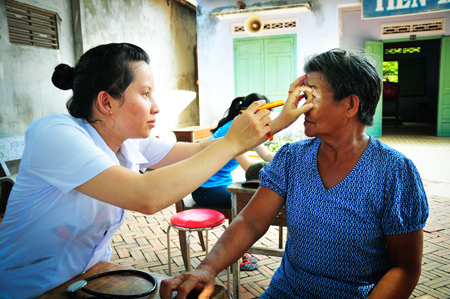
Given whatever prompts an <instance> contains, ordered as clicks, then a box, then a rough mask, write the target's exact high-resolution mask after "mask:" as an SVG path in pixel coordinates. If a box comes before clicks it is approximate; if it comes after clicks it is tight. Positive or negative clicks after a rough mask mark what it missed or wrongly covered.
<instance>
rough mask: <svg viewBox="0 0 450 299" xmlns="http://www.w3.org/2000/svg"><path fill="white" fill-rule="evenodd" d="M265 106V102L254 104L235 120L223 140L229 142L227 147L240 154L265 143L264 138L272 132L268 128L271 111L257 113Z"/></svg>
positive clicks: (262, 110)
mask: <svg viewBox="0 0 450 299" xmlns="http://www.w3.org/2000/svg"><path fill="white" fill-rule="evenodd" d="M264 104H266V102H265V101H256V102H253V103H252V104H251V105H250V106H249V107H248V108H247V109H246V110H245V112H244V113H242V114H241V115H239V116H237V117H236V118H235V119H234V120H233V122H232V123H231V126H230V129H229V130H228V133H227V134H226V135H225V137H224V138H223V140H222V141H224V142H228V145H227V146H231V147H234V148H235V149H236V152H237V153H238V154H241V153H243V152H245V151H247V150H249V149H251V148H254V147H255V146H257V145H258V144H260V143H261V142H263V141H264V140H265V138H264V136H266V134H267V133H268V132H270V128H269V126H268V124H269V123H270V122H271V118H270V116H269V114H270V111H269V110H267V109H261V110H259V111H257V109H258V108H259V107H261V106H262V105H264ZM222 141H220V142H222Z"/></svg>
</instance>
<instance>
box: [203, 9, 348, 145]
mask: <svg viewBox="0 0 450 299" xmlns="http://www.w3.org/2000/svg"><path fill="white" fill-rule="evenodd" d="M275 2H276V1H257V0H256V1H255V0H252V1H245V4H246V5H247V8H251V7H252V5H259V6H264V5H270V4H271V3H275ZM278 2H280V1H278ZM282 2H283V4H281V5H289V4H297V3H301V2H300V1H282ZM354 2H355V1H354V0H353V1H351V0H348V1H345V0H343V1H337V0H327V1H309V3H310V5H311V11H309V12H301V13H297V14H293V13H287V14H283V15H277V14H272V15H262V16H261V18H262V19H263V21H264V20H276V19H284V18H293V17H294V18H295V17H297V18H298V20H299V22H298V28H296V29H288V30H283V31H280V32H279V33H276V35H284V34H297V51H298V52H297V72H298V75H299V76H300V75H302V74H303V62H304V59H305V57H306V56H308V55H311V54H314V53H320V52H323V51H326V50H328V49H331V48H336V47H339V30H338V28H339V27H338V9H337V4H338V3H339V4H346V3H354ZM277 4H279V3H277ZM273 5H274V4H273ZM279 5H280V4H279ZM227 7H230V8H231V7H234V8H235V9H237V8H238V7H237V5H236V1H233V0H224V1H213V0H199V1H197V11H198V13H197V32H198V37H197V41H198V52H199V53H198V54H199V81H200V89H199V98H200V124H201V125H216V124H217V121H218V120H219V119H220V118H221V117H222V116H223V113H224V112H225V111H226V109H227V108H228V107H229V105H230V103H231V101H232V100H233V98H234V97H235V93H234V70H233V39H234V38H247V37H250V36H249V35H247V34H239V35H233V34H232V30H231V27H232V24H234V23H243V22H244V21H245V17H242V18H238V19H233V20H222V21H219V20H217V19H216V18H214V17H213V16H212V13H213V12H218V11H221V10H222V9H224V8H227ZM264 35H274V33H272V34H267V33H263V34H261V35H258V36H264ZM288 90H289V86H286V95H287V91H288ZM275 116H276V115H273V117H272V118H274V117H275ZM298 122H299V124H294V125H292V126H291V127H290V130H291V132H288V131H286V132H285V135H287V136H288V137H289V136H291V135H295V136H300V137H303V136H304V135H303V125H302V124H301V123H302V122H303V118H301V119H299V121H298ZM281 135H282V134H281Z"/></svg>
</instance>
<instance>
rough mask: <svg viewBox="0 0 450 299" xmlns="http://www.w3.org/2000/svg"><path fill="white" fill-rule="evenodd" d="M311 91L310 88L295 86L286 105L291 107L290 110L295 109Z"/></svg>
mask: <svg viewBox="0 0 450 299" xmlns="http://www.w3.org/2000/svg"><path fill="white" fill-rule="evenodd" d="M312 91H313V90H312V88H311V87H309V86H297V87H295V88H294V90H293V91H292V93H290V94H289V96H288V99H287V100H286V102H287V104H288V105H292V106H293V107H292V108H297V106H298V103H299V102H300V101H301V100H302V99H303V98H304V97H305V93H311V92H312Z"/></svg>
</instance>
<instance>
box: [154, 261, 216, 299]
mask: <svg viewBox="0 0 450 299" xmlns="http://www.w3.org/2000/svg"><path fill="white" fill-rule="evenodd" d="M215 277H216V275H214V273H213V272H212V271H211V269H209V268H208V267H207V266H199V267H198V268H197V269H196V270H194V271H193V272H188V273H184V274H181V275H179V276H177V277H175V278H171V279H166V280H163V281H161V288H160V290H159V296H160V297H161V299H170V298H172V292H174V291H177V292H178V293H177V297H176V299H185V298H186V296H187V295H188V294H189V292H190V291H192V290H194V289H195V290H197V291H198V292H201V293H200V295H199V296H198V298H199V299H206V298H210V297H211V295H212V293H213V292H214V288H215Z"/></svg>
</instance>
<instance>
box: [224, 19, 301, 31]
mask: <svg viewBox="0 0 450 299" xmlns="http://www.w3.org/2000/svg"><path fill="white" fill-rule="evenodd" d="M263 28H264V29H263V30H264V32H268V30H269V31H274V30H280V29H292V28H297V20H275V21H274V20H272V21H264V27H263ZM232 30H233V33H242V32H245V29H244V25H243V24H233V25H232Z"/></svg>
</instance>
